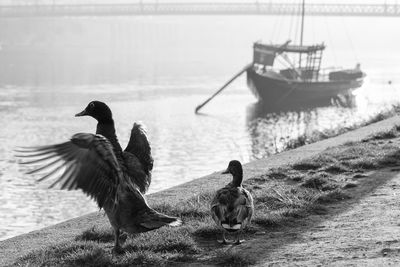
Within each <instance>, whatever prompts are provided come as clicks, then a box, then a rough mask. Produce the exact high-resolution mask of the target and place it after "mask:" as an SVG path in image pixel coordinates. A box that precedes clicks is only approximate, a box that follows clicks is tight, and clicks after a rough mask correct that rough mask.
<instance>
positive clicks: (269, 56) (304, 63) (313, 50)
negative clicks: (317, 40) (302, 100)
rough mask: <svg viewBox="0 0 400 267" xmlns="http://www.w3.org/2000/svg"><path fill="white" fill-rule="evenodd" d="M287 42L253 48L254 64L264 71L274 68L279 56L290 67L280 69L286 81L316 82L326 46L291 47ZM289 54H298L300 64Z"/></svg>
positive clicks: (257, 44)
mask: <svg viewBox="0 0 400 267" xmlns="http://www.w3.org/2000/svg"><path fill="white" fill-rule="evenodd" d="M289 42H290V41H287V42H286V43H284V44H283V45H273V44H270V45H267V44H263V43H260V42H256V43H254V46H253V51H254V52H253V64H254V65H259V66H260V67H261V68H262V69H263V70H266V69H267V68H268V67H271V68H272V67H273V66H274V63H275V59H276V58H277V57H278V56H279V57H280V58H282V59H283V60H284V62H285V63H286V64H287V65H289V67H288V68H284V69H280V71H279V73H280V74H281V75H282V76H283V77H285V78H286V79H294V80H303V81H315V80H318V78H319V71H320V69H321V60H322V52H323V50H324V49H325V45H324V44H323V43H322V44H318V45H311V46H304V45H289ZM288 53H292V54H297V58H298V63H297V64H296V63H294V62H293V60H291V59H290V58H289V56H288V55H287V54H288Z"/></svg>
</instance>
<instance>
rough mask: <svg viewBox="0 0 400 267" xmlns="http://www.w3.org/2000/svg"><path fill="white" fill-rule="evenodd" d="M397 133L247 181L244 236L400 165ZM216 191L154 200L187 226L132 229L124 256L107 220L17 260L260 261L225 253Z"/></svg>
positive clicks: (322, 205) (291, 219)
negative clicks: (212, 208) (249, 199)
mask: <svg viewBox="0 0 400 267" xmlns="http://www.w3.org/2000/svg"><path fill="white" fill-rule="evenodd" d="M399 136H400V127H397V126H396V127H394V128H393V129H391V130H390V131H387V132H382V133H378V134H376V135H374V136H371V137H369V138H367V139H365V140H363V141H362V142H351V143H346V144H344V145H342V146H338V147H334V148H330V149H328V150H326V151H325V152H323V153H322V154H320V155H318V156H315V157H313V158H311V159H307V160H305V161H302V162H297V163H295V164H293V165H291V166H284V167H280V168H275V169H272V170H269V171H268V172H266V173H265V174H264V175H261V176H259V177H254V178H253V179H249V180H246V181H245V185H244V186H245V187H246V188H248V189H249V190H250V191H251V193H252V195H253V197H254V201H255V215H254V217H253V223H252V224H251V226H250V227H249V228H248V229H247V231H246V233H245V239H247V240H251V239H252V238H256V235H255V234H256V233H257V232H259V231H268V230H274V229H276V228H278V229H279V228H280V227H296V225H298V222H299V220H301V219H304V220H307V217H308V216H310V215H325V214H328V213H329V209H328V207H329V205H330V204H332V203H337V202H339V201H343V200H347V199H349V198H351V194H349V193H348V191H349V190H352V188H357V186H358V183H359V181H362V180H363V179H362V178H364V177H366V176H367V175H366V172H367V171H369V170H375V169H379V168H384V167H388V166H395V165H397V166H398V165H400V150H399V148H398V147H397V145H396V144H395V143H394V142H393V140H394V138H398V137H399ZM356 178H357V179H356ZM349 180H351V182H349ZM213 194H214V192H213V191H207V192H201V193H199V194H198V195H196V196H194V197H190V198H188V199H187V201H183V202H180V203H156V204H155V205H153V207H154V208H155V209H156V210H158V211H160V212H163V213H166V214H170V215H175V216H179V217H181V218H182V220H183V221H184V224H183V226H181V227H178V228H169V227H164V228H161V229H158V230H155V231H152V232H147V233H143V234H138V235H132V236H128V237H127V238H126V241H125V243H124V245H123V246H124V248H125V251H126V253H125V254H124V255H121V256H118V257H114V256H112V255H111V253H110V250H111V248H112V246H113V239H114V237H113V232H112V230H111V228H110V226H109V225H108V224H107V225H104V226H101V227H97V228H93V227H89V228H88V229H85V230H83V231H82V234H80V235H78V236H76V238H75V240H71V241H70V242H67V243H60V244H58V245H56V246H49V247H44V248H42V249H40V250H36V251H33V252H31V253H29V254H27V255H25V256H24V257H22V258H19V259H18V260H17V261H16V262H15V264H14V265H15V266H55V265H56V266H57V265H64V266H132V265H135V266H136V265H137V266H144V265H159V266H169V265H173V264H182V265H184V264H185V263H187V262H202V263H205V264H206V263H211V264H220V265H223V266H248V265H251V264H254V263H256V258H255V257H248V256H247V255H245V254H241V253H239V252H238V251H235V252H232V251H229V252H226V251H224V250H223V248H221V246H220V245H219V244H218V243H217V242H216V239H217V236H218V237H219V236H220V234H221V231H220V230H219V229H218V228H217V227H216V226H215V223H214V222H213V220H212V218H211V216H210V213H209V205H210V202H211V199H212V197H213Z"/></svg>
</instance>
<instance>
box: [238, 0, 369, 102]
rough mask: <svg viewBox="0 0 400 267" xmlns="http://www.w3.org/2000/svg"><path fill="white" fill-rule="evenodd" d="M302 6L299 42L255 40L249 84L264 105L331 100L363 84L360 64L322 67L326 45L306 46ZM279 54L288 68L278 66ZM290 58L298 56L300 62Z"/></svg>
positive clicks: (249, 69)
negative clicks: (262, 41) (304, 43)
mask: <svg viewBox="0 0 400 267" xmlns="http://www.w3.org/2000/svg"><path fill="white" fill-rule="evenodd" d="M302 6H303V11H302V22H301V37H300V45H290V41H287V42H286V43H284V44H280V45H279V44H278V45H277V44H263V43H261V42H256V43H254V46H253V64H252V66H250V67H249V68H248V69H247V70H246V72H247V84H248V86H249V88H250V90H251V91H252V92H253V93H254V95H255V96H256V97H257V98H258V99H259V100H260V101H262V102H264V103H265V104H268V105H271V106H280V105H283V104H299V103H312V102H315V101H324V100H329V99H331V98H334V97H336V96H337V95H346V94H350V93H351V91H352V90H354V89H355V88H358V87H360V86H361V85H362V83H363V79H364V77H365V73H364V72H362V71H361V69H360V64H357V65H356V67H355V68H353V69H340V68H335V69H333V68H330V69H321V61H322V54H323V51H324V49H325V45H324V43H322V44H316V45H308V46H307V45H303V25H304V6H305V5H304V0H303V5H302ZM293 55H294V57H293ZM290 56H291V57H290ZM278 57H279V59H283V62H285V63H286V65H287V67H285V68H277V67H276V66H275V64H274V63H275V62H276V61H277V60H276V59H277V58H278ZM290 58H297V59H298V61H297V60H296V61H297V63H295V62H293V60H291V59H290Z"/></svg>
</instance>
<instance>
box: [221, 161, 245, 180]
mask: <svg viewBox="0 0 400 267" xmlns="http://www.w3.org/2000/svg"><path fill="white" fill-rule="evenodd" d="M222 173H230V174H232V176H233V180H235V178H236V179H238V180H240V183H241V180H242V177H243V168H242V164H241V163H240V162H239V161H238V160H231V161H230V162H229V165H228V168H227V169H226V171H224V172H222ZM238 182H239V181H238Z"/></svg>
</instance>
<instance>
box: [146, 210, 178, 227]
mask: <svg viewBox="0 0 400 267" xmlns="http://www.w3.org/2000/svg"><path fill="white" fill-rule="evenodd" d="M143 218H144V220H143V221H142V222H141V223H140V225H141V226H142V227H145V228H147V229H148V230H153V229H157V228H160V227H163V226H166V225H169V226H172V227H176V226H180V225H181V224H182V220H181V219H179V218H177V217H171V216H168V215H164V214H161V213H158V212H156V211H155V210H151V209H150V210H149V211H148V212H146V214H144V216H143Z"/></svg>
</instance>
